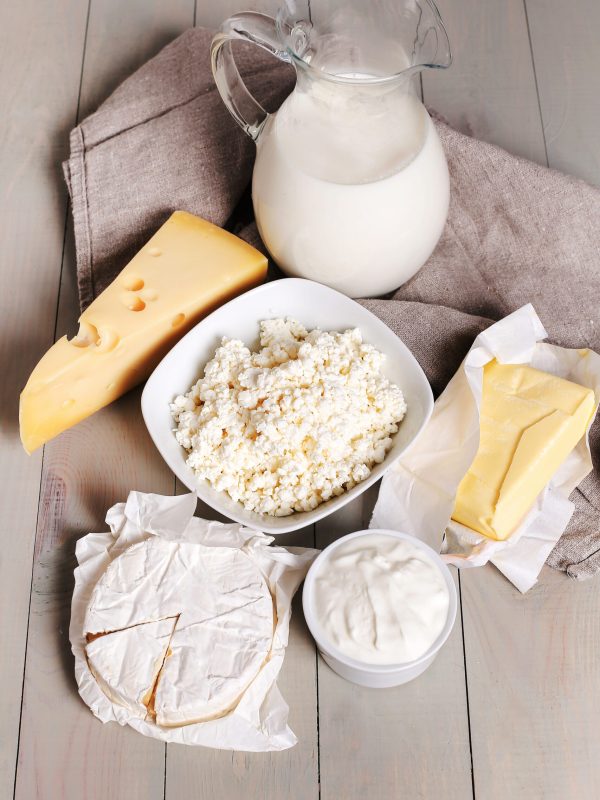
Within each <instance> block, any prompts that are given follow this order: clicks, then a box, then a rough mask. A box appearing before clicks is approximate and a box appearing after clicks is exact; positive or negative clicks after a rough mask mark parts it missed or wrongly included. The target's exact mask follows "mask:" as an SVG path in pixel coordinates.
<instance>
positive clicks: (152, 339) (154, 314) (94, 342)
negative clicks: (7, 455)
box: [19, 211, 267, 452]
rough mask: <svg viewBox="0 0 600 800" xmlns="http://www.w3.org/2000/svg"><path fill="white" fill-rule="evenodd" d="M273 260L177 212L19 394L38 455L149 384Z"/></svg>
mask: <svg viewBox="0 0 600 800" xmlns="http://www.w3.org/2000/svg"><path fill="white" fill-rule="evenodd" d="M266 272H267V259H266V258H265V257H264V256H263V255H262V253H259V252H258V250H255V249H254V248H253V247H251V246H250V245H249V244H247V243H246V242H244V241H242V240H241V239H238V237H237V236H233V235H232V234H230V233H227V232H226V231H224V230H222V229H221V228H218V227H217V226H216V225H212V224H211V223H210V222H206V221H205V220H203V219H200V218H199V217H195V216H193V215H192V214H188V213H186V212H184V211H176V212H175V213H174V214H172V216H171V217H170V218H169V219H168V220H167V221H166V222H165V224H164V225H163V226H162V227H161V228H160V229H159V230H158V231H157V233H156V234H155V235H154V236H153V237H152V238H151V239H150V241H149V242H148V243H147V245H146V246H145V247H143V248H142V249H141V250H140V252H139V253H138V254H137V255H136V256H135V257H134V258H133V259H132V260H131V261H130V262H129V264H127V266H126V267H125V268H124V269H123V271H122V272H121V273H120V274H119V275H118V276H117V277H116V278H115V280H114V281H113V282H112V283H111V284H110V286H108V287H107V288H106V289H105V290H104V291H103V292H102V294H101V295H99V296H98V297H97V298H96V299H95V300H94V301H93V303H91V305H90V306H89V307H88V308H87V309H86V310H85V311H84V312H83V314H82V315H81V317H80V318H79V332H78V334H77V336H76V337H75V338H73V339H71V340H69V339H67V337H66V336H64V337H63V338H62V339H60V340H59V341H57V342H56V344H54V346H53V347H51V348H50V350H49V351H48V352H47V353H46V354H45V355H44V356H43V358H42V359H41V361H40V362H39V364H38V365H37V366H36V368H35V369H34V371H33V373H32V374H31V377H30V378H29V380H28V382H27V385H26V386H25V388H24V389H23V392H22V393H21V400H20V407H19V419H20V427H21V441H22V442H23V446H24V447H25V449H26V450H27V452H32V451H33V450H35V449H36V448H38V447H40V445H42V444H44V443H45V442H47V441H48V440H49V439H52V438H53V437H54V436H56V435H57V434H59V433H61V432H62V431H64V430H66V429H67V428H70V427H71V426H72V425H75V424H76V423H77V422H79V421H80V420H82V419H85V418H86V417H88V416H90V414H93V413H94V412H95V411H98V409H100V408H103V407H104V406H106V405H108V404H109V403H111V402H112V401H113V400H115V399H116V398H117V397H119V396H120V395H122V394H124V393H125V392H127V391H128V390H129V389H131V388H132V387H133V386H135V385H136V384H137V383H139V382H140V381H143V380H145V379H146V378H147V377H148V375H149V374H150V373H151V372H152V370H153V369H154V367H155V366H156V365H157V364H158V362H159V361H160V359H161V358H162V357H163V356H164V355H165V353H166V352H167V351H168V350H169V349H170V348H171V347H172V345H173V344H174V343H175V341H176V340H177V339H179V338H181V336H182V335H183V334H184V333H186V332H187V331H188V330H189V329H190V328H191V327H192V326H193V325H194V324H195V323H196V322H198V321H199V320H200V319H201V318H202V317H203V316H204V315H206V314H207V313H208V312H210V311H212V310H213V309H214V308H216V307H217V306H219V305H221V304H222V303H224V302H225V301H227V300H230V299H231V298H233V297H235V296H236V295H238V294H240V293H241V292H243V291H245V290H246V289H250V288H251V287H253V286H256V285H258V284H259V283H261V282H262V281H263V280H264V278H265V276H266Z"/></svg>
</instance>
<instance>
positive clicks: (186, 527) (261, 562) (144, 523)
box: [69, 492, 319, 752]
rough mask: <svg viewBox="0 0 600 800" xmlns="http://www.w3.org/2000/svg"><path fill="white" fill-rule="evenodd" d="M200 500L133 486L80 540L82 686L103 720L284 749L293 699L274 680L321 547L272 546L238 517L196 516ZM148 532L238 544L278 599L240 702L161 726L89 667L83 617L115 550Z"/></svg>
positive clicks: (162, 733)
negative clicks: (119, 700)
mask: <svg viewBox="0 0 600 800" xmlns="http://www.w3.org/2000/svg"><path fill="white" fill-rule="evenodd" d="M196 500H197V498H196V495H195V494H185V495H179V496H177V497H163V496H161V495H156V494H143V493H141V492H131V493H130V494H129V497H128V499H127V502H126V503H118V504H117V505H115V506H113V507H112V508H111V509H109V511H108V513H107V515H106V522H107V523H108V525H109V526H110V531H107V532H106V533H89V534H88V535H87V536H84V537H83V538H82V539H80V540H79V541H78V542H77V547H76V556H77V562H78V564H79V566H78V567H77V568H76V569H75V590H74V592H73V600H72V605H71V624H70V627H69V637H70V640H71V648H72V650H73V654H74V656H75V677H76V679H77V685H78V687H79V694H80V695H81V697H82V698H83V700H84V701H85V702H86V703H87V705H88V706H89V707H90V708H91V710H92V712H93V713H94V714H95V716H96V717H98V719H100V720H102V722H118V723H119V724H121V725H130V726H131V727H132V728H135V730H137V731H139V732H140V733H143V734H144V735H145V736H152V737H154V738H155V739H162V740H163V741H166V742H180V743H182V744H195V745H204V746H205V747H214V748H223V749H227V750H248V751H254V752H258V751H267V750H284V749H286V748H288V747H292V746H293V745H294V744H296V741H297V739H296V737H295V735H294V733H293V732H292V731H291V730H290V728H289V727H288V724H287V718H288V706H287V704H286V703H285V700H284V699H283V697H282V696H281V694H280V692H279V689H278V688H277V683H276V680H277V676H278V674H279V670H280V669H281V665H282V664H283V658H284V655H285V648H286V646H287V643H288V631H289V622H290V615H291V602H292V598H293V596H294V593H295V592H296V589H297V588H298V586H299V585H300V583H301V582H302V580H303V579H304V576H305V575H306V572H307V570H308V568H309V566H310V564H311V563H312V561H313V560H314V558H315V557H316V556H317V554H318V552H319V551H318V550H311V549H308V548H301V547H297V548H287V549H286V548H283V547H273V546H271V542H272V541H273V537H270V536H265V534H263V533H260V532H257V531H253V530H250V529H249V528H244V527H243V526H241V525H239V524H237V523H232V524H223V523H221V522H208V521H207V520H203V519H198V518H197V517H194V516H193V514H194V511H195V509H196ZM150 536H162V537H164V538H165V539H169V540H171V541H185V542H198V543H200V544H203V545H205V546H208V547H211V546H212V547H239V548H240V549H241V550H243V551H244V552H245V553H247V555H248V556H249V557H250V558H251V559H252V560H253V561H254V563H255V564H256V565H257V566H258V568H259V569H260V570H261V572H262V574H263V575H264V577H265V580H266V581H267V584H268V586H269V589H270V591H271V594H272V595H273V597H274V599H275V604H276V611H277V623H276V627H275V632H274V638H273V648H272V655H271V658H270V659H269V660H268V661H267V662H266V663H265V665H264V666H263V668H262V669H261V671H260V672H259V674H258V675H257V677H256V678H255V679H254V680H253V681H252V683H251V684H250V686H249V687H248V689H247V690H246V691H245V692H244V694H243V696H242V698H241V700H240V702H239V703H238V705H237V706H236V707H235V709H234V710H233V711H232V712H231V713H229V714H227V715H226V716H224V717H221V718H220V719H215V720H210V721H208V722H201V723H196V724H192V725H184V726H181V727H177V728H163V727H160V726H159V725H156V724H154V723H153V722H151V721H146V720H143V719H140V718H138V717H135V716H133V715H132V713H131V712H130V710H129V709H127V708H125V707H123V706H120V705H117V704H115V703H113V702H111V700H109V698H108V697H107V696H106V695H105V694H104V693H103V692H102V690H101V689H100V687H99V686H98V684H97V683H96V680H95V678H94V676H93V675H92V673H91V672H90V669H89V667H88V663H87V659H86V655H85V644H86V642H85V638H84V635H83V633H84V632H83V625H84V618H85V613H86V609H87V606H88V603H89V600H90V596H91V593H92V590H93V588H94V586H95V585H96V583H97V581H98V580H99V578H100V576H101V575H102V573H103V572H104V571H105V569H106V567H107V566H108V564H109V563H110V562H111V561H112V560H113V559H114V558H116V556H118V555H119V554H120V553H122V552H123V550H125V549H126V548H127V547H129V546H130V545H132V544H135V543H136V542H140V541H142V540H144V539H147V538H149V537H150Z"/></svg>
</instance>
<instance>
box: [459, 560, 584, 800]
mask: <svg viewBox="0 0 600 800" xmlns="http://www.w3.org/2000/svg"><path fill="white" fill-rule="evenodd" d="M462 575H463V580H462V586H463V614H464V627H465V646H466V652H467V670H468V678H469V700H470V712H471V732H472V741H473V761H474V765H475V794H476V797H480V798H485V800H496V798H497V800H505V798H507V797H514V798H519V800H537V799H538V798H544V800H565V799H566V798H575V797H581V798H586V800H587V798H589V799H590V800H592V798H595V797H598V796H600V737H598V717H599V715H600V693H599V692H598V675H599V674H600V647H599V642H600V618H599V616H598V604H599V601H600V584H599V583H598V581H597V580H591V581H587V582H583V583H576V582H575V581H573V580H571V579H570V578H567V577H566V576H565V575H564V574H563V573H560V572H556V571H554V570H551V569H549V568H545V569H544V571H543V572H542V575H541V577H540V581H539V584H538V585H537V586H535V587H534V588H533V589H531V590H530V591H529V592H528V594H527V595H525V596H522V595H520V594H519V592H518V591H517V590H516V589H515V588H514V587H512V586H511V585H510V584H509V583H508V581H506V579H505V578H504V577H503V576H502V575H501V574H500V573H499V572H498V571H497V570H495V569H494V568H493V567H491V566H490V567H483V568H480V569H474V570H470V571H469V573H468V579H465V578H466V577H467V573H465V572H463V573H462Z"/></svg>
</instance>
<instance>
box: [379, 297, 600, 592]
mask: <svg viewBox="0 0 600 800" xmlns="http://www.w3.org/2000/svg"><path fill="white" fill-rule="evenodd" d="M546 336H547V333H546V331H545V329H544V326H543V325H542V323H541V321H540V319H539V317H538V316H537V314H536V313H535V310H534V308H533V306H532V305H531V304H528V305H526V306H523V307H522V308H520V309H519V310H518V311H515V312H514V313H512V314H510V315H509V316H507V317H505V318H504V319H502V320H500V321H499V322H496V323H495V324H494V325H491V326H490V327H489V328H487V330H485V331H483V332H482V333H480V334H479V336H478V337H477V338H476V339H475V341H474V342H473V346H472V347H471V349H470V350H469V352H468V354H467V356H466V358H465V360H464V361H463V363H462V365H461V366H460V368H459V370H458V372H457V373H456V374H455V375H454V377H453V378H452V380H451V381H450V383H449V384H448V386H447V387H446V389H445V391H444V392H443V393H442V394H441V395H440V397H439V398H438V400H437V401H436V403H435V407H434V410H433V414H432V416H431V419H430V421H429V423H428V425H427V427H426V428H425V430H424V431H423V433H422V434H421V436H420V437H419V439H418V440H417V442H415V444H414V445H413V447H411V449H410V450H409V452H408V453H407V454H406V455H405V456H404V457H403V458H401V459H400V460H399V461H398V462H396V464H395V465H394V466H393V467H392V468H391V469H390V470H389V472H387V473H386V475H385V476H384V478H383V481H382V485H381V490H380V492H379V497H378V500H377V504H376V506H375V509H374V511H373V517H372V519H371V523H370V527H372V528H391V529H393V530H400V531H404V532H405V533H410V534H412V535H413V536H417V537H418V538H420V539H423V540H424V541H426V542H427V543H428V544H430V545H431V546H432V547H434V548H436V549H437V550H438V551H441V552H442V553H443V555H444V559H445V561H446V562H448V563H450V564H455V565H456V566H458V567H478V566H481V565H482V564H485V563H487V562H488V561H491V562H492V563H493V564H495V566H496V567H498V569H499V570H500V571H501V572H503V573H504V575H506V577H507V578H508V579H509V580H510V581H511V582H512V583H513V584H514V585H515V586H516V587H517V588H518V589H519V590H520V591H521V592H526V591H527V590H528V589H530V588H531V587H532V586H533V585H534V584H535V582H536V581H537V577H538V575H539V573H540V571H541V569H542V566H543V565H544V562H545V561H546V558H547V557H548V555H549V553H550V551H551V550H552V548H553V547H554V545H555V544H556V542H557V541H558V539H559V537H560V535H561V534H562V532H563V531H564V530H565V528H566V527H567V524H568V522H569V520H570V518H571V515H572V514H573V509H574V506H573V503H571V502H570V501H569V499H568V498H569V495H570V494H571V492H572V491H573V489H574V488H575V487H576V486H577V484H578V483H580V481H582V480H583V478H584V477H585V476H586V475H587V474H588V473H589V472H590V471H591V469H592V459H591V455H590V448H589V441H588V434H587V433H586V436H585V437H584V438H583V439H582V440H581V441H580V442H579V444H578V445H577V447H576V448H575V450H574V451H573V452H572V453H571V455H570V456H569V457H568V458H567V460H566V461H565V462H564V464H563V465H562V466H561V467H560V468H559V469H558V471H557V472H556V473H555V475H554V477H553V478H552V480H551V481H550V483H549V484H548V486H547V487H546V489H545V490H544V491H543V492H542V493H541V494H540V495H539V497H538V498H537V500H536V502H535V505H534V507H533V508H532V509H531V511H530V513H529V514H528V515H527V517H526V518H525V519H524V521H523V523H522V524H521V525H520V526H519V528H517V530H516V531H515V532H514V533H513V535H512V536H511V537H510V538H509V539H507V540H506V541H503V542H497V541H494V540H493V539H490V538H488V537H486V536H483V535H481V534H480V533H477V532H475V531H473V530H471V529H470V528H466V527H465V526H463V525H461V524H459V523H457V522H454V521H453V520H451V519H450V515H451V514H452V511H453V509H454V500H455V495H456V490H457V488H458V485H459V483H460V481H461V480H462V478H463V476H464V475H465V473H466V471H467V470H468V468H469V466H470V464H471V462H472V461H473V459H474V457H475V455H476V453H477V449H478V447H479V413H480V406H481V396H482V386H483V367H484V366H485V365H486V364H487V363H488V361H491V360H492V359H493V358H496V359H497V360H498V361H500V362H502V363H505V364H529V365H530V366H532V367H534V368H536V369H539V370H542V371H544V372H550V373H552V374H553V375H557V376H558V377H561V378H566V379H568V380H571V381H574V382H575V383H579V384H581V385H582V386H587V387H589V388H590V389H593V390H594V392H595V394H596V409H595V410H596V411H597V409H598V403H599V402H600V356H599V355H598V354H597V353H594V352H593V351H591V350H588V349H583V350H569V349H567V348H564V347H555V346H553V345H550V344H546V343H543V342H542V339H545V338H546ZM592 421H593V420H592ZM590 425H591V423H590ZM588 431H589V428H588Z"/></svg>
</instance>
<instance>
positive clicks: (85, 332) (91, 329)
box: [71, 322, 100, 347]
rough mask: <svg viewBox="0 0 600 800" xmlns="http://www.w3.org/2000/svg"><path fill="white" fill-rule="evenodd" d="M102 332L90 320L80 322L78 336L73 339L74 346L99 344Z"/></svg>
mask: <svg viewBox="0 0 600 800" xmlns="http://www.w3.org/2000/svg"><path fill="white" fill-rule="evenodd" d="M99 340H100V334H99V333H98V329H97V328H96V327H95V326H94V325H91V324H90V323H89V322H80V323H79V330H78V331H77V336H75V337H74V338H73V339H71V344H72V345H73V346H74V347H89V346H90V345H91V344H98V342H99Z"/></svg>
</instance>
